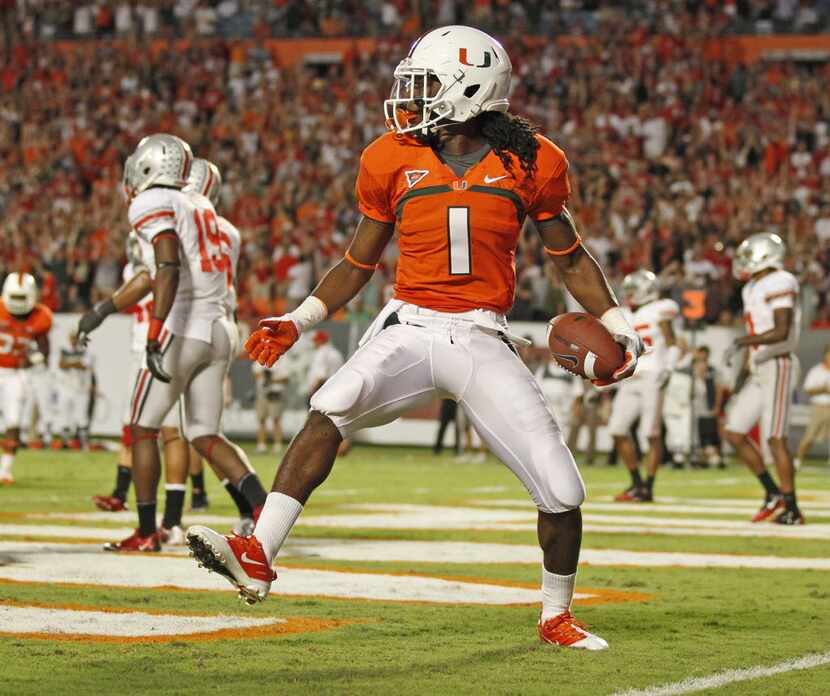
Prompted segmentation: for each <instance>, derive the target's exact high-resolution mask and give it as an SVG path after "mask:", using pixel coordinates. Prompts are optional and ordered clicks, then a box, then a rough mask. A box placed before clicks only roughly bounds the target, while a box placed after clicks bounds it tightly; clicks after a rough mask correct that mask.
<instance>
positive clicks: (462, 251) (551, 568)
mask: <svg viewBox="0 0 830 696" xmlns="http://www.w3.org/2000/svg"><path fill="white" fill-rule="evenodd" d="M510 73H511V65H510V59H509V57H508V56H507V53H506V52H505V51H504V49H503V48H502V46H501V45H500V44H499V43H498V42H497V41H495V40H494V39H493V38H491V37H490V36H488V35H487V34H485V33H483V32H481V31H479V30H477V29H472V28H470V27H462V26H450V27H443V28H441V29H436V30H434V31H431V32H429V33H428V34H426V35H425V36H423V37H421V38H420V39H419V40H418V41H416V42H415V44H414V45H413V46H412V49H411V50H410V52H409V55H408V56H407V57H406V58H404V60H403V61H401V63H400V64H399V65H398V67H397V68H396V70H395V86H394V88H393V91H392V96H391V97H390V98H389V99H388V100H387V101H386V102H385V111H386V116H387V123H388V124H389V125H390V127H391V129H392V132H390V133H387V134H386V135H383V136H381V137H380V138H378V139H377V140H376V141H374V142H373V143H372V144H370V145H369V146H368V147H367V148H366V150H365V151H364V153H363V155H362V157H361V161H360V170H359V172H358V177H357V188H356V192H357V199H358V206H359V209H360V211H361V212H362V213H363V218H362V220H361V221H360V223H359V224H358V226H357V231H356V233H355V237H354V240H353V241H352V244H351V246H350V248H349V250H348V252H347V253H346V257H345V258H344V259H343V260H342V261H341V262H340V263H339V264H337V265H336V266H335V267H334V268H333V269H332V270H331V271H330V272H329V273H328V274H327V275H326V276H325V278H323V280H322V281H321V282H320V283H319V285H318V286H317V287H316V288H315V290H314V292H313V294H312V295H311V296H310V297H309V298H307V299H306V300H305V301H304V302H303V303H302V304H301V305H300V306H299V307H298V308H297V309H295V310H294V311H293V312H291V313H290V314H287V315H284V316H281V317H273V318H269V319H265V320H263V321H262V322H260V328H259V329H258V330H257V331H255V332H254V333H253V334H252V335H251V338H250V339H249V340H248V342H247V344H246V349H247V350H248V352H249V354H250V356H251V358H253V359H255V360H257V361H258V362H260V363H261V364H264V365H267V366H270V365H272V364H273V363H274V361H275V360H277V359H278V358H279V356H280V355H282V354H283V353H284V352H285V351H287V350H288V349H289V348H290V347H291V346H292V345H293V344H294V343H295V342H296V341H297V339H298V337H299V334H300V333H301V332H303V331H307V330H308V329H309V328H310V327H311V326H313V325H315V324H316V323H317V322H319V321H321V320H323V319H324V318H325V317H326V316H328V315H329V314H330V313H332V312H334V311H336V310H337V309H339V308H340V307H342V306H344V305H345V304H346V303H348V302H349V301H350V300H351V299H352V298H353V297H354V296H355V295H357V293H358V292H360V290H361V288H363V286H364V285H365V284H366V282H367V281H368V280H369V278H370V276H371V275H372V273H373V272H374V270H375V267H376V264H377V263H378V261H379V260H380V258H381V255H382V254H383V251H384V249H385V247H386V245H387V244H388V243H389V242H390V240H391V239H392V237H393V235H394V233H395V232H396V231H397V233H398V245H399V248H400V259H399V262H398V271H397V278H396V282H395V294H394V298H393V300H392V301H391V302H390V303H389V304H388V305H387V306H386V307H385V308H384V309H383V310H382V311H381V313H380V314H379V316H378V317H377V319H376V320H375V322H374V324H373V325H372V326H371V327H370V329H369V330H368V332H367V335H366V336H364V338H363V340H362V341H361V347H360V349H359V350H358V351H357V352H356V353H355V354H354V355H353V356H352V357H351V358H350V359H349V360H348V361H347V362H346V364H345V365H344V366H343V367H342V368H341V369H340V370H339V371H338V372H337V373H336V374H335V375H334V376H333V377H332V378H331V379H329V380H328V381H327V382H326V383H325V384H324V385H323V386H322V387H321V388H320V389H319V390H318V391H317V392H316V393H315V394H314V396H313V398H312V399H311V412H310V414H309V417H308V420H307V422H306V425H305V427H304V428H303V430H302V431H301V432H300V434H299V435H298V436H297V437H296V438H295V439H294V441H293V442H292V443H291V446H290V447H289V449H288V451H287V452H286V454H285V456H284V458H283V460H282V463H281V465H280V467H279V470H278V471H277V475H276V480H275V482H274V486H273V489H272V492H271V493H270V494H269V496H268V499H267V501H266V504H265V508H264V510H263V512H262V516H261V517H260V519H259V521H258V522H257V525H256V528H255V530H254V535H253V536H250V537H245V538H243V537H225V536H222V535H220V534H217V533H216V532H214V531H212V530H210V529H208V528H206V527H201V526H197V527H192V528H191V529H190V530H189V531H188V543H189V545H190V547H191V550H192V551H193V552H194V555H195V556H196V557H197V558H198V560H199V561H200V563H202V564H203V565H205V566H206V567H208V568H209V569H211V570H216V571H217V572H219V573H221V574H222V575H224V576H225V577H226V578H228V580H230V582H231V583H232V584H234V585H235V586H236V587H237V588H238V590H239V592H240V594H241V596H242V597H243V598H244V599H246V600H247V601H248V602H249V603H254V602H256V601H260V600H262V599H264V598H265V597H266V596H267V594H268V591H269V589H270V587H271V583H272V581H273V580H274V579H275V578H276V574H275V573H274V572H273V570H272V568H271V563H272V561H273V560H274V558H275V557H276V555H277V551H278V550H279V548H280V546H281V545H282V543H283V541H284V540H285V538H286V537H287V535H288V533H289V531H290V529H291V527H292V525H293V524H294V522H295V521H296V519H297V517H298V516H299V514H300V512H301V511H302V509H303V505H304V504H305V502H306V500H307V499H308V497H309V496H310V495H311V492H312V491H313V490H314V489H315V488H316V487H317V486H318V485H319V484H321V483H322V482H323V481H324V480H325V479H326V477H327V476H328V474H329V472H330V471H331V468H332V465H333V463H334V459H335V454H336V452H337V448H338V446H339V444H340V442H341V440H342V439H343V438H346V437H350V436H351V435H352V434H353V433H354V432H355V431H357V430H360V429H361V428H365V427H372V426H377V425H382V424H384V423H388V422H390V421H392V420H394V419H395V418H397V417H398V416H399V415H400V414H401V413H402V412H404V411H406V410H409V409H410V408H412V407H414V406H416V405H418V404H419V403H422V402H424V401H428V400H432V399H435V398H439V397H440V398H451V399H454V400H456V401H457V402H458V403H459V406H460V407H461V408H463V409H464V411H465V413H466V415H467V417H468V418H469V419H470V421H471V422H472V423H473V425H474V427H475V428H476V430H477V431H478V432H479V434H480V435H481V438H482V439H483V440H484V442H485V444H486V445H487V446H488V448H489V449H490V450H491V451H492V452H493V453H494V454H495V455H496V456H498V457H499V458H500V459H501V460H502V461H503V462H504V463H505V464H506V465H507V466H508V467H510V469H511V470H512V471H513V472H514V473H515V474H516V475H517V476H518V478H519V479H520V480H521V481H522V483H523V484H524V485H525V487H526V488H527V490H528V492H529V493H530V495H531V497H532V499H533V501H534V503H535V504H536V507H537V508H538V511H539V512H538V533H539V543H540V545H541V547H542V550H543V556H544V559H543V560H544V567H543V569H542V578H543V580H542V598H543V602H542V614H541V618H540V621H539V626H538V631H539V635H540V637H541V639H542V640H543V641H545V642H547V643H553V644H556V645H563V646H570V647H574V648H584V649H588V650H602V649H605V648H607V647H608V644H607V643H606V642H605V641H604V640H603V639H602V638H600V637H598V636H595V635H593V634H591V633H589V632H588V631H587V630H586V629H585V627H584V626H583V625H582V624H580V623H579V622H577V621H576V620H575V619H574V617H573V615H572V614H571V612H570V606H571V600H572V598H573V590H574V580H575V576H576V567H577V561H578V558H579V548H580V543H581V535H582V517H581V513H580V508H579V506H580V505H581V503H582V501H583V499H584V497H585V488H584V485H583V483H582V478H581V477H580V474H579V471H578V470H577V467H576V464H575V463H574V459H573V457H572V455H571V453H570V451H569V450H568V448H567V447H566V445H565V443H564V441H563V438H562V435H561V433H560V431H559V427H558V426H557V424H556V422H555V421H554V418H553V416H552V414H551V412H550V410H549V409H548V407H547V404H546V403H545V400H544V397H543V396H542V393H541V391H540V389H539V387H538V386H537V384H536V382H535V380H534V378H533V375H532V374H531V373H530V372H529V370H528V369H527V368H526V367H525V365H524V364H523V363H522V361H521V360H520V359H519V357H518V356H517V355H516V351H515V349H514V347H513V346H512V344H511V342H510V332H509V329H508V326H507V322H506V321H505V318H504V315H505V313H506V312H507V311H508V310H509V309H510V307H511V305H512V303H513V296H514V291H515V284H516V278H515V266H514V260H515V253H516V247H517V245H518V241H519V235H520V233H521V231H522V227H523V224H524V222H525V221H526V220H527V219H528V218H529V219H530V220H532V221H533V224H534V225H535V227H536V228H537V229H538V231H539V234H540V235H541V237H542V239H543V241H544V245H545V248H546V251H547V253H548V254H549V255H550V257H551V259H552V260H553V262H554V263H555V265H556V267H557V269H558V270H559V273H560V274H561V275H562V278H563V279H564V281H565V283H566V285H567V287H568V289H569V290H570V292H571V293H572V294H573V295H574V297H575V298H576V299H577V300H578V301H579V302H580V303H581V304H582V306H583V307H584V308H585V309H586V310H587V311H589V312H590V313H591V314H593V315H595V316H597V317H601V319H602V322H603V324H604V325H605V326H606V327H607V328H608V329H609V331H610V332H611V333H612V334H613V335H614V336H615V338H616V340H617V341H619V342H620V343H621V344H622V345H623V346H624V349H625V351H626V360H625V363H624V365H623V366H621V368H620V369H619V370H618V371H617V373H616V374H615V375H614V378H615V380H619V379H623V378H625V377H627V376H629V375H630V374H631V373H632V372H633V371H634V368H635V367H636V363H637V357H638V355H640V353H641V352H642V349H643V348H642V342H641V341H640V339H639V338H638V337H637V334H636V332H634V331H633V330H632V329H631V327H630V326H629V324H628V322H627V321H626V320H625V318H624V316H623V314H622V312H621V310H620V308H619V306H618V304H617V301H616V299H615V298H614V296H613V294H612V293H611V291H610V289H609V287H608V283H607V282H606V280H605V277H604V275H603V273H602V271H601V269H600V268H599V266H598V265H597V263H596V261H594V259H593V258H592V257H591V255H590V254H589V253H588V252H587V251H586V250H585V249H584V248H583V246H582V245H581V243H580V239H579V235H578V234H577V230H576V228H575V225H574V222H573V219H572V218H571V216H570V214H569V213H568V210H567V209H566V208H565V203H566V202H567V199H568V195H569V193H570V184H569V183H568V176H567V170H568V161H567V160H566V158H565V155H564V153H563V152H562V150H560V149H559V148H558V147H556V145H554V144H553V143H552V142H551V141H550V140H548V139H546V138H544V137H542V136H541V135H539V134H538V133H537V132H536V130H535V129H534V128H533V127H531V126H530V124H528V123H527V122H526V121H525V120H523V119H521V118H518V117H516V116H512V115H510V114H508V113H507V107H508V100H507V95H508V91H509V86H510Z"/></svg>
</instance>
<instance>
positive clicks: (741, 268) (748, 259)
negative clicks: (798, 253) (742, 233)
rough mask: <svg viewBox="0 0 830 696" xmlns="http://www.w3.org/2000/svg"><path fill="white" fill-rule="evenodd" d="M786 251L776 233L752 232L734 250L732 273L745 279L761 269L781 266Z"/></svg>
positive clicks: (740, 278)
mask: <svg viewBox="0 0 830 696" xmlns="http://www.w3.org/2000/svg"><path fill="white" fill-rule="evenodd" d="M786 253H787V249H786V246H785V245H784V242H783V240H782V239H781V237H779V236H778V235H777V234H771V233H768V232H762V233H760V234H753V235H752V236H751V237H747V238H746V239H745V240H744V241H743V242H741V244H740V245H739V246H738V248H737V250H736V251H735V258H734V261H733V264H732V274H733V275H734V276H735V278H737V279H738V280H741V281H747V280H749V279H750V278H752V277H753V276H754V275H756V274H758V273H760V272H761V271H765V270H767V269H780V268H783V266H784V257H785V255H786Z"/></svg>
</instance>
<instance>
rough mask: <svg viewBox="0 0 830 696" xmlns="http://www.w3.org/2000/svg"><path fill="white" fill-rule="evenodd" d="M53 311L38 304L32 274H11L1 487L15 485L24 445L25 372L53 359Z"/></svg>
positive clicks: (3, 360) (1, 380) (2, 315)
mask: <svg viewBox="0 0 830 696" xmlns="http://www.w3.org/2000/svg"><path fill="white" fill-rule="evenodd" d="M51 328H52V312H51V311H50V310H49V308H48V307H47V306H46V305H42V304H38V303H37V283H36V282H35V279H34V277H33V276H31V275H29V274H28V273H9V275H8V276H6V280H5V282H4V283H3V296H2V299H0V399H2V404H3V406H2V408H3V419H4V420H5V422H6V437H5V439H4V440H3V443H2V450H3V452H2V454H0V484H3V485H10V484H12V483H14V476H13V474H12V465H13V464H14V455H15V452H16V451H17V448H18V446H19V445H20V416H21V409H22V408H23V402H24V400H25V399H24V397H25V393H26V390H27V389H28V388H29V385H28V383H27V379H26V374H25V370H26V369H27V368H29V367H31V366H32V365H35V364H38V363H42V362H44V361H46V360H47V359H48V357H49V330H50V329H51Z"/></svg>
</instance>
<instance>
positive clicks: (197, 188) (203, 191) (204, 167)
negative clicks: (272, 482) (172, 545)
mask: <svg viewBox="0 0 830 696" xmlns="http://www.w3.org/2000/svg"><path fill="white" fill-rule="evenodd" d="M187 182H188V183H187V186H186V187H185V189H184V191H185V192H186V193H194V194H196V195H197V196H204V197H205V198H207V199H208V200H209V201H210V202H211V204H212V205H213V206H214V209H215V207H216V206H217V205H219V196H220V193H221V191H222V174H221V172H220V171H219V168H218V167H217V166H216V165H215V164H214V163H213V162H210V161H208V160H206V159H202V158H199V157H197V158H195V159H194V160H193V163H192V164H191V167H190V174H189V176H188V178H187ZM216 225H217V228H218V233H219V240H220V244H221V247H222V253H223V254H224V255H225V257H226V258H227V263H226V265H225V278H226V280H227V295H226V296H225V313H226V316H227V318H228V322H229V329H230V330H231V332H232V336H231V339H232V340H231V357H230V360H229V361H228V369H230V365H231V363H232V362H233V360H234V359H235V358H236V356H237V355H238V353H239V329H238V327H237V325H236V306H237V295H236V269H237V268H238V266H239V255H240V253H241V251H242V235H241V234H240V233H239V230H238V229H236V227H235V226H234V224H233V223H232V222H231V221H230V220H228V219H227V218H225V217H223V216H221V215H217V216H216ZM225 384H228V380H227V379H226V380H225ZM223 386H224V385H223ZM223 394H224V389H223ZM228 444H230V445H231V446H232V447H233V448H234V449H235V450H236V454H237V456H238V457H239V459H240V460H241V461H242V463H243V464H244V465H245V467H246V468H247V469H248V470H249V471H250V472H253V471H254V468H253V467H252V466H251V463H250V461H249V460H248V455H247V454H245V451H244V450H243V449H242V448H241V447H239V446H238V445H236V444H235V443H232V442H230V441H228ZM193 455H194V453H193V452H191V458H190V462H191V463H190V474H191V481H192V485H193V492H192V499H191V502H192V506H191V507H192V508H195V509H199V508H200V507H201V508H202V509H205V508H207V504H208V500H207V494H206V493H205V474H204V465H203V463H202V458H201V457H199V456H198V452H195V455H197V456H193ZM208 463H209V464H210V466H211V468H212V469H213V472H214V473H215V474H216V476H217V478H218V479H219V480H220V481H221V483H222V486H223V487H224V488H225V490H226V491H227V492H228V495H230V497H231V499H232V500H233V501H234V503H235V504H236V508H237V510H238V511H239V522H238V523H237V525H236V527H235V528H234V529H235V530H236V531H237V532H238V533H240V534H241V533H243V532H244V533H247V534H250V533H251V531H252V530H253V528H254V521H253V510H252V509H251V505H250V503H249V502H248V500H247V499H246V498H245V496H244V495H242V493H240V491H238V490H237V489H236V487H235V486H234V485H233V483H231V481H230V479H229V478H228V477H227V476H225V475H224V474H223V473H222V472H221V471H220V470H219V469H218V468H217V467H216V466H215V465H214V464H213V463H211V462H208Z"/></svg>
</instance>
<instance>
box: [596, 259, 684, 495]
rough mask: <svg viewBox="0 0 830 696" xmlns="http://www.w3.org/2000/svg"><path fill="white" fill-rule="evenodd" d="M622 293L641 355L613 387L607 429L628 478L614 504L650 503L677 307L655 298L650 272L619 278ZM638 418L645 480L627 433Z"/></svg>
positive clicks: (674, 356) (673, 358) (673, 361)
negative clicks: (641, 347)
mask: <svg viewBox="0 0 830 696" xmlns="http://www.w3.org/2000/svg"><path fill="white" fill-rule="evenodd" d="M622 291H623V297H624V300H625V302H626V304H627V305H628V308H629V309H628V311H629V314H628V321H629V322H630V323H631V325H632V326H633V327H634V330H635V331H636V332H637V333H638V334H639V335H640V337H641V338H642V339H643V343H644V344H645V347H646V352H645V354H644V355H643V357H642V358H640V360H639V361H638V363H637V371H636V372H635V373H634V376H633V377H632V378H631V379H627V380H625V381H624V382H622V384H620V386H619V387H618V388H617V393H616V394H615V395H614V401H613V402H612V404H611V417H610V419H609V422H608V430H609V432H610V434H611V436H612V437H613V438H614V444H615V445H616V447H617V452H618V453H619V455H620V457H621V458H622V460H623V462H625V465H626V467H627V468H628V471H629V473H630V474H631V485H630V486H629V487H628V488H627V489H626V490H625V491H623V492H622V493H620V494H619V495H618V496H617V497H616V498H615V500H618V501H636V502H651V501H652V500H653V489H654V478H655V476H656V475H657V469H658V468H659V466H660V463H661V462H662V459H663V447H662V438H661V430H662V427H663V390H664V388H665V386H666V384H667V383H668V381H669V378H670V376H671V371H672V370H673V369H674V368H675V366H676V365H677V360H678V358H679V357H680V348H679V346H678V345H677V340H676V338H675V334H674V328H673V326H672V322H673V321H674V320H675V318H676V317H677V315H678V314H679V312H680V308H679V307H678V306H677V303H676V302H675V301H674V300H669V299H660V293H659V288H658V283H657V277H656V276H655V275H654V273H652V272H651V271H647V270H644V269H643V270H639V271H634V273H630V274H628V275H627V276H626V277H625V278H624V279H623V289H622ZM638 418H639V420H640V424H639V427H638V429H637V438H638V441H639V445H640V451H641V452H647V454H646V461H647V478H646V480H645V481H643V479H642V476H641V475H640V468H639V462H638V461H637V452H636V450H635V448H634V442H633V440H632V438H631V434H630V431H631V427H632V426H633V425H634V423H635V421H637V419H638Z"/></svg>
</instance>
